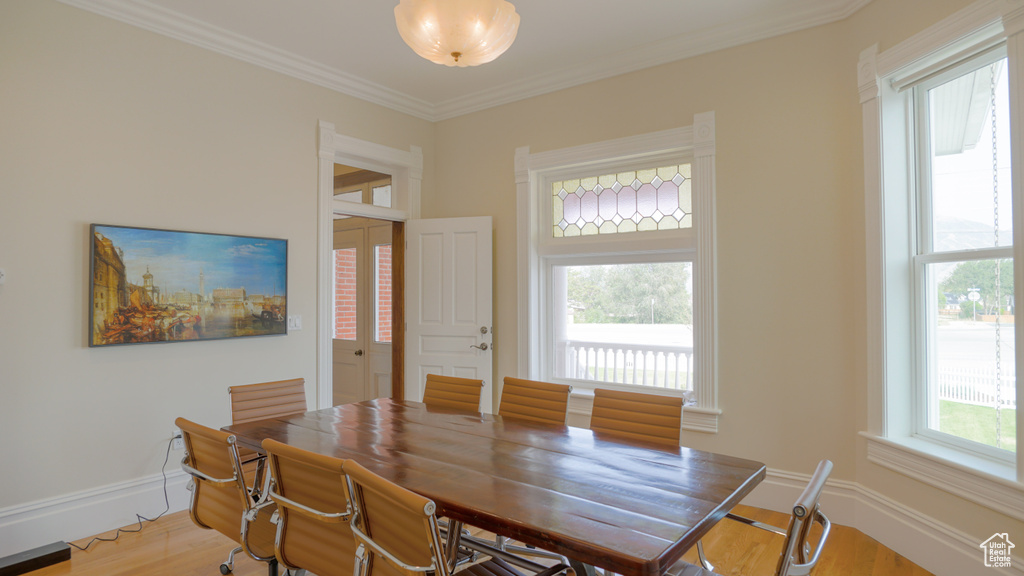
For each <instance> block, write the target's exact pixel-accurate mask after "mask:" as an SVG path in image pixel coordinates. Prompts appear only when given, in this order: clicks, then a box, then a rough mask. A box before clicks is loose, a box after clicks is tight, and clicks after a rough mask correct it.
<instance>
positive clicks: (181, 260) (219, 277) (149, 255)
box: [95, 224, 288, 295]
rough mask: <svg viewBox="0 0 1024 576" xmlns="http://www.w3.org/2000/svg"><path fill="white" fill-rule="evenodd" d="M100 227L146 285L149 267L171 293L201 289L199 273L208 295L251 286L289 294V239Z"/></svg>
mask: <svg viewBox="0 0 1024 576" xmlns="http://www.w3.org/2000/svg"><path fill="white" fill-rule="evenodd" d="M95 231H96V232H98V233H100V234H102V235H103V236H106V237H107V238H109V239H110V240H111V241H112V242H113V243H114V246H115V247H116V248H120V249H121V250H123V251H124V264H125V274H126V275H127V277H128V282H129V283H131V284H138V285H142V275H143V274H145V273H146V268H147V267H148V268H149V272H150V273H151V274H152V275H153V284H154V285H155V286H157V287H159V288H160V289H161V291H162V292H163V293H165V294H170V293H174V292H177V291H179V290H188V291H189V292H192V293H195V294H198V293H199V272H200V270H202V272H203V276H204V278H205V290H206V293H207V295H208V294H209V293H210V292H212V291H213V290H214V289H215V288H245V290H246V293H247V294H249V295H252V294H265V295H273V294H278V295H281V294H285V291H286V288H287V273H288V271H287V262H288V241H287V240H279V239H273V238H251V237H245V236H227V235H221V234H202V233H195V232H175V231H168V230H152V229H147V228H126V227H119V226H106V225H100V224H96V225H95Z"/></svg>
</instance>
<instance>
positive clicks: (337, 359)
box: [331, 164, 402, 405]
mask: <svg viewBox="0 0 1024 576" xmlns="http://www.w3.org/2000/svg"><path fill="white" fill-rule="evenodd" d="M334 191H335V194H334V196H335V198H336V199H338V200H343V201H345V202H353V203H357V204H369V205H377V206H380V205H384V206H388V205H389V204H390V201H391V198H390V193H391V177H390V176H389V175H387V174H383V173H379V172H373V171H370V170H360V169H357V168H352V167H349V166H345V165H342V164H336V165H335V186H334ZM332 228H333V230H332V239H333V244H332V264H333V294H332V296H333V302H334V307H333V310H332V313H331V323H332V340H331V364H332V391H331V392H332V394H331V403H332V404H333V405H338V404H347V403H350V402H360V401H363V400H370V399H373V398H380V397H391V396H392V391H393V386H392V380H393V378H392V375H393V369H392V363H393V360H394V358H395V354H394V350H393V348H394V344H393V343H394V342H396V331H395V329H394V328H395V322H396V318H401V306H402V304H401V299H400V298H398V296H399V295H400V294H401V289H398V290H397V291H396V290H395V284H396V283H395V271H396V270H395V269H396V267H397V268H401V259H400V257H401V254H398V256H399V259H398V260H397V261H396V258H395V256H396V254H395V251H394V250H393V245H394V244H395V241H394V238H395V234H396V231H400V229H401V225H400V224H395V223H393V222H391V221H388V220H377V219H373V218H367V217H353V216H347V215H341V214H335V215H334V219H333V225H332ZM400 276H401V274H399V277H400ZM398 348H399V349H400V348H401V344H400V343H399V344H398ZM399 355H400V354H399Z"/></svg>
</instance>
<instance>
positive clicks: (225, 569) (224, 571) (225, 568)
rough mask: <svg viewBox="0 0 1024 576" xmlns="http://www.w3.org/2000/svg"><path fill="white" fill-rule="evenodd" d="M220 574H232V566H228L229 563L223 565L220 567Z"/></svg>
mask: <svg viewBox="0 0 1024 576" xmlns="http://www.w3.org/2000/svg"><path fill="white" fill-rule="evenodd" d="M220 573H221V574H225V575H226V574H231V564H227V563H225V564H221V565H220Z"/></svg>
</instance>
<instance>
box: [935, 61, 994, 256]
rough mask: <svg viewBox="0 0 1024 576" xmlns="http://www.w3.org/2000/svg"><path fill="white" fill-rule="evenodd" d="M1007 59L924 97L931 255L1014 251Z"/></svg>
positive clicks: (982, 68) (980, 69)
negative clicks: (997, 248)
mask: <svg viewBox="0 0 1024 576" xmlns="http://www.w3.org/2000/svg"><path fill="white" fill-rule="evenodd" d="M1006 68H1007V67H1006V66H1005V60H1000V61H998V62H994V63H992V64H990V65H986V66H983V67H980V68H978V69H976V70H974V71H972V72H969V73H967V74H965V75H963V76H960V77H959V78H955V79H953V80H951V81H949V82H947V83H945V84H942V85H940V86H936V87H935V88H932V89H931V90H929V91H928V106H929V111H930V116H931V117H930V129H931V130H930V131H931V158H930V161H931V180H932V182H931V187H932V192H931V194H932V196H931V198H932V244H933V248H932V250H934V251H938V252H946V251H953V250H968V249H972V248H988V247H992V246H1011V245H1012V244H1013V229H1012V224H1011V222H1012V220H1011V208H1010V137H1009V135H1010V114H1009V105H1008V102H1009V90H1008V88H1007V77H1006Z"/></svg>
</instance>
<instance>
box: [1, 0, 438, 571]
mask: <svg viewBox="0 0 1024 576" xmlns="http://www.w3.org/2000/svg"><path fill="white" fill-rule="evenodd" d="M0 102H2V105H0V267H2V268H4V269H5V270H6V272H7V277H8V279H7V282H6V283H5V284H3V285H0V326H2V327H3V330H0V438H2V439H3V444H2V447H0V462H2V463H3V464H0V467H2V468H3V470H4V473H3V474H2V475H0V510H2V509H3V508H4V507H7V506H13V505H18V504H25V503H28V502H33V501H36V500H40V499H48V498H53V497H56V496H59V495H63V494H70V493H74V492H78V491H80V490H86V489H93V488H97V487H100V486H106V485H109V484H113V483H117V482H122V481H128V480H132V479H135V478H140V477H143V476H149V475H153V474H158V473H159V470H160V465H161V463H162V462H163V456H164V448H165V447H166V445H167V440H168V438H169V437H170V433H171V428H172V426H173V421H174V418H175V417H176V416H185V417H188V418H191V419H195V420H197V421H199V422H203V423H206V424H209V425H218V426H219V425H224V424H227V423H229V422H230V416H229V413H228V404H227V391H226V388H227V386H230V385H233V384H245V383H251V382H259V381H266V380H274V379H281V378H290V377H303V378H305V379H306V383H307V398H308V399H309V403H310V405H315V379H316V323H315V320H316V318H315V316H316V272H317V271H316V250H317V245H316V230H317V149H316V146H317V121H318V120H325V121H328V122H333V123H334V124H335V126H336V128H337V130H338V131H339V132H342V133H345V134H347V135H350V136H353V137H356V138H361V139H364V140H369V141H373V142H377V143H380V144H384V145H387V146H391V147H394V148H399V149H403V150H408V149H409V146H410V145H417V146H422V147H423V151H424V155H425V158H426V159H425V178H424V179H425V182H424V188H425V190H427V191H428V192H429V189H430V186H431V182H432V181H433V179H434V178H433V168H432V161H433V160H432V158H433V155H434V153H433V140H434V127H433V125H432V124H430V123H428V122H425V121H422V120H417V119H413V118H411V117H409V116H406V115H403V114H399V113H396V112H393V111H390V110H387V109H384V108H381V107H378V106H375V105H371V104H368V103H366V102H363V101H360V100H356V99H353V98H348V97H345V96H342V95H339V94H338V93H335V92H333V91H330V90H327V89H323V88H319V87H315V86H313V85H311V84H308V83H305V82H301V81H299V80H295V79H292V78H288V77H285V76H282V75H280V74H277V73H273V72H270V71H267V70H264V69H262V68H258V67H255V66H252V65H249V64H244V63H242V62H239V61H237V60H233V59H231V58H227V57H224V56H220V55H216V54H213V53H211V52H208V51H206V50H202V49H199V48H196V47H193V46H190V45H187V44H183V43H181V42H178V41H175V40H171V39H168V38H165V37H163V36H159V35H156V34H153V33H150V32H146V31H143V30H141V29H138V28H135V27H132V26H128V25H125V24H121V23H118V22H115V21H113V20H110V19H107V18H102V17H99V16H96V15H93V14H91V13H88V12H85V11H82V10H79V9H76V8H72V7H68V6H66V5H63V4H59V3H57V2H52V1H51V2H40V1H38V0H5V1H4V2H2V3H0ZM93 222H99V223H106V224H122V225H133V226H147V227H156V228H169V229H183V230H193V231H203V232H220V233H229V234H244V235H255V236H270V237H276V238H286V239H288V241H289V278H288V280H289V285H288V288H289V293H288V296H289V313H290V314H300V315H302V316H303V317H304V329H303V330H302V331H298V332H293V333H291V334H289V335H287V336H274V337H261V338H247V339H233V340H223V341H214V342H201V343H175V344H164V345H145V346H127V347H110V348H95V349H90V348H88V347H87V322H88V321H87V316H88V307H87V306H88V296H87V289H88V288H87V287H88V282H87V278H88V270H89V263H88V253H89V252H88V250H89V224H90V223H93ZM177 458H180V452H179V453H177V454H176V455H173V456H172V462H171V464H170V465H169V466H168V469H169V471H172V472H173V471H175V470H177V465H176V464H177V463H176V459H177ZM15 471H16V472H15ZM148 511H149V510H148V509H147V510H144V511H143V513H147V512H148ZM156 511H158V510H156ZM154 512H155V511H154ZM0 523H2V522H0ZM58 535H59V536H61V537H63V538H70V537H73V536H79V535H69V534H58ZM50 541H52V539H51V540H50ZM0 556H4V554H0Z"/></svg>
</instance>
